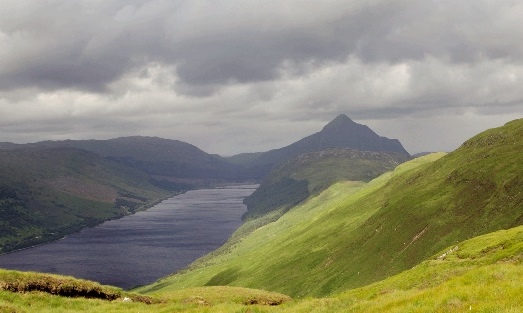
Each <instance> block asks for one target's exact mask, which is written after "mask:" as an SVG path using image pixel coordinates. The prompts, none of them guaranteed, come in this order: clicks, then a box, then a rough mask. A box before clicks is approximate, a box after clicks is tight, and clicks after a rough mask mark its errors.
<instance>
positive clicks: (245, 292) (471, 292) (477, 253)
mask: <svg viewBox="0 0 523 313" xmlns="http://www.w3.org/2000/svg"><path fill="white" fill-rule="evenodd" d="M522 279H523V226H519V227H516V228H512V229H509V230H501V231H497V232H493V233H489V234H486V235H482V236H479V237H475V238H473V239H470V240H467V241H464V242H459V243H457V244H456V245H452V246H449V247H446V248H445V249H443V250H441V251H439V252H438V253H436V254H435V255H433V256H431V257H430V258H428V259H427V260H425V261H423V262H422V263H420V264H419V265H417V266H415V267H414V268H412V269H410V270H407V271H404V272H402V273H400V274H398V275H395V276H392V277H389V278H387V279H385V280H383V281H379V282H376V283H374V284H371V285H368V286H365V287H362V288H358V289H352V290H348V291H345V292H342V293H340V294H337V295H333V296H330V297H328V298H305V299H294V300H291V299H290V298H289V297H287V296H284V295H281V294H276V293H270V292H265V291H261V290H252V289H245V288H237V287H202V288H187V289H179V290H161V291H157V292H156V294H155V295H153V296H139V295H137V294H132V293H126V292H123V291H121V290H119V289H117V288H114V287H108V286H101V285H99V284H96V283H92V282H88V281H84V280H75V279H73V278H70V277H63V276H58V275H45V274H37V273H20V272H15V271H0V312H53V313H54V312H307V313H308V312H464V311H472V312H521V311H522V310H523V284H521V281H522ZM37 287H38V288H37ZM31 288H32V290H33V291H30V289H31ZM36 289H39V290H42V289H43V290H44V291H38V292H36V291H34V290H36ZM1 290H4V291H1ZM59 294H61V295H60V296H59ZM89 295H91V296H89ZM68 296H69V297H68ZM86 297H90V298H91V299H86ZM126 297H127V298H129V300H131V301H129V300H127V301H124V299H125V298H126Z"/></svg>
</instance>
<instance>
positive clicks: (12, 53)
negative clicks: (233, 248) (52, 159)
mask: <svg viewBox="0 0 523 313" xmlns="http://www.w3.org/2000/svg"><path fill="white" fill-rule="evenodd" d="M521 16H523V3H519V2H518V1H509V0H506V1H486V0H485V1H481V0H464V1H460V2H455V1H448V0H426V1H415V0H396V1H385V0H372V1H368V0H367V1H364V0H353V1H334V0H326V1H321V2H318V1H303V0H300V1H298V0H289V1H284V2H282V1H271V0H269V1H263V2H262V1H245V0H244V1H236V0H207V1H204V0H190V1H182V0H180V1H167V0H165V1H161V0H149V1H138V0H132V1H131V0H114V1H109V0H107V1H93V0H85V1H80V0H78V1H67V0H39V1H37V0H26V1H23V0H17V1H14V0H12V1H11V0H9V1H6V2H5V3H3V8H2V10H1V11H0V134H1V137H0V141H16V142H27V141H37V140H45V139H66V138H110V137H115V136H125V135H135V134H141V135H156V136H161V137H166V138H175V139H180V140H185V141H188V142H190V143H193V144H196V145H197V146H199V147H200V148H202V149H204V150H206V151H209V152H216V153H222V154H232V153H238V152H250V151H262V150H267V149H270V148H275V147H279V146H282V145H284V144H288V143H291V142H292V141H295V140H297V139H299V138H301V137H303V136H305V135H308V134H310V133H312V132H315V131H318V130H319V129H321V127H322V126H323V125H324V124H325V123H326V122H328V121H329V120H331V119H333V118H334V117H335V116H336V115H337V114H339V113H345V114H347V115H349V116H350V117H351V118H353V119H354V120H356V121H358V122H360V123H364V124H368V125H369V126H370V127H371V128H373V129H375V130H376V131H377V132H378V133H379V134H381V135H384V136H387V137H395V138H398V139H400V141H402V142H403V143H404V145H405V146H406V148H407V149H408V150H409V151H410V152H419V151H424V150H451V149H454V148H456V147H457V146H458V145H459V144H460V143H461V142H462V141H464V140H465V139H467V138H468V137H470V136H472V135H474V134H475V133H477V132H479V131H482V130H484V129H486V128H488V127H493V126H499V125H500V124H502V123H504V122H506V121H508V120H510V119H514V118H520V117H522V113H521V112H523V88H521V87H520V86H522V83H523V28H521V27H520V25H521V22H522V18H521Z"/></svg>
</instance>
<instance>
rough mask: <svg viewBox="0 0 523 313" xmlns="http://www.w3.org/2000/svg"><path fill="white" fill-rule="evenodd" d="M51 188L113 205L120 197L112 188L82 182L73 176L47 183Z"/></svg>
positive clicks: (58, 178)
mask: <svg viewBox="0 0 523 313" xmlns="http://www.w3.org/2000/svg"><path fill="white" fill-rule="evenodd" d="M46 183H47V185H48V186H50V187H51V188H53V189H55V190H58V191H61V192H64V193H67V194H69V195H72V196H77V197H80V198H82V199H87V200H94V201H100V202H105V203H113V202H114V201H115V200H116V197H117V196H118V193H117V192H116V190H115V189H114V188H112V187H109V186H105V185H101V184H96V183H92V182H87V181H83V180H80V179H78V178H76V177H72V176H62V177H57V178H54V179H51V180H47V181H46Z"/></svg>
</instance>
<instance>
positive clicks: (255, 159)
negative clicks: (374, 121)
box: [228, 114, 410, 178]
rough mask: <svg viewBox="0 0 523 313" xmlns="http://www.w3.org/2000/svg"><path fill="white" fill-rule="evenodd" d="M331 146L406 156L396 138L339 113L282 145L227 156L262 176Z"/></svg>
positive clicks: (406, 153) (259, 176)
mask: <svg viewBox="0 0 523 313" xmlns="http://www.w3.org/2000/svg"><path fill="white" fill-rule="evenodd" d="M331 148H343V149H353V150H360V151H374V152H395V153H400V154H404V155H406V156H410V155H409V153H408V152H407V151H406V150H405V148H403V146H402V145H401V143H400V142H399V140H397V139H389V138H387V137H382V136H379V135H378V134H376V133H375V132H374V131H373V130H372V129H370V128H369V127H368V126H366V125H362V124H358V123H356V122H354V121H353V120H351V119H350V118H349V117H348V116H347V115H345V114H340V115H338V116H337V117H336V118H335V119H334V120H332V121H331V122H329V123H328V124H327V125H325V126H324V127H323V129H322V130H321V131H319V132H317V133H314V134H312V135H310V136H307V137H305V138H303V139H301V140H298V141H296V142H294V143H292V144H290V145H288V146H286V147H283V148H279V149H274V150H270V151H267V152H264V153H257V154H243V155H241V157H240V156H233V157H230V158H228V159H229V161H231V162H234V161H235V160H242V161H240V162H238V163H243V165H244V166H246V167H249V168H251V169H252V171H253V172H255V174H254V176H258V178H262V177H264V176H265V175H266V174H267V173H268V172H269V171H270V169H271V168H273V167H274V166H275V165H278V164H281V163H283V162H285V161H287V160H290V159H291V158H293V157H295V156H298V155H300V154H303V153H308V152H314V151H320V150H325V149H331Z"/></svg>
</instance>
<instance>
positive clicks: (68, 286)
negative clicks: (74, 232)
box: [0, 270, 158, 312]
mask: <svg viewBox="0 0 523 313" xmlns="http://www.w3.org/2000/svg"><path fill="white" fill-rule="evenodd" d="M0 290H4V291H10V292H16V293H30V292H35V291H36V292H43V293H48V294H51V295H57V296H61V297H70V298H86V299H101V300H109V301H113V300H116V299H120V298H122V299H123V298H129V299H131V300H133V301H139V302H143V303H147V304H151V303H155V302H158V300H157V299H154V298H152V297H148V296H144V295H139V294H134V293H128V292H124V291H122V290H121V289H120V288H116V287H112V286H105V285H101V284H99V283H96V282H92V281H88V280H83V279H77V278H74V277H68V276H61V275H51V274H42V273H36V272H19V271H11V270H0ZM0 312H1V311H0Z"/></svg>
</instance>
